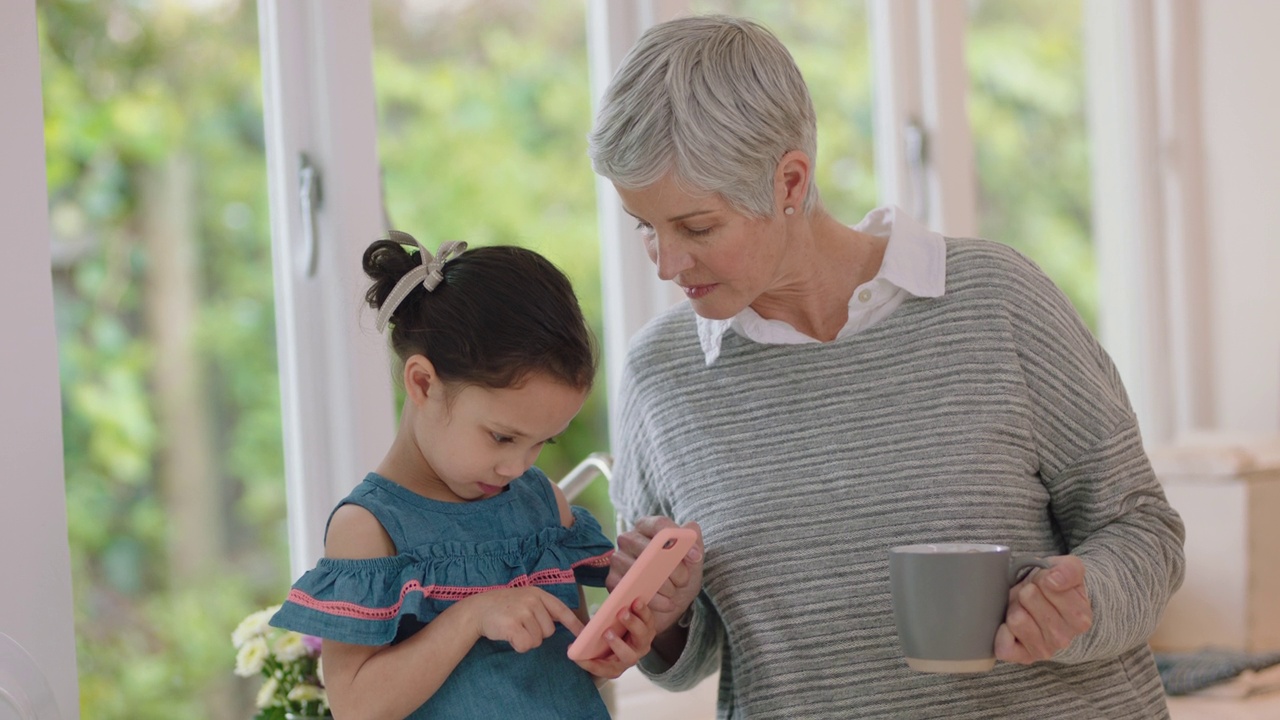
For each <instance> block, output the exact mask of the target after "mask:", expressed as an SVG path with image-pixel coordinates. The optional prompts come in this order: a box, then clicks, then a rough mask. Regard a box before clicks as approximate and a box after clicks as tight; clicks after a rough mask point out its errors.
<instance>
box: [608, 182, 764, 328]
mask: <svg viewBox="0 0 1280 720" xmlns="http://www.w3.org/2000/svg"><path fill="white" fill-rule="evenodd" d="M615 188H616V189H617V191H618V196H619V197H620V198H621V199H622V206H623V209H625V210H626V211H627V213H628V214H629V215H631V216H632V217H634V218H635V219H636V220H637V221H638V222H639V225H638V226H637V229H638V230H639V232H640V238H641V240H642V241H643V242H644V246H645V250H646V251H647V252H648V254H649V259H650V260H651V261H652V262H653V264H654V265H656V266H657V268H658V277H660V278H662V279H663V280H671V281H673V282H675V283H676V284H677V285H679V286H680V288H681V289H682V290H684V294H685V296H686V297H688V298H689V301H690V303H691V304H692V305H693V310H694V312H696V313H698V314H699V315H701V316H702V317H705V318H710V319H716V320H723V319H727V318H731V317H733V316H734V315H737V314H738V313H739V312H741V311H742V310H743V309H745V308H746V307H747V306H749V305H751V304H752V303H754V302H755V301H756V300H757V299H758V298H760V296H761V295H763V294H765V293H767V292H768V291H769V290H770V289H772V288H775V287H778V285H779V283H780V281H781V278H782V275H783V273H784V266H783V261H784V259H785V256H786V255H785V247H786V230H785V227H786V226H785V223H784V222H783V220H782V219H781V214H778V215H775V216H774V217H773V218H755V217H750V216H747V215H743V214H742V213H740V212H738V211H737V210H735V209H733V208H732V207H731V206H730V205H729V204H728V203H727V202H725V200H724V199H723V198H721V197H720V196H719V195H690V194H688V193H687V192H686V191H684V190H682V189H681V188H680V187H679V185H678V184H677V182H676V180H675V178H674V176H673V175H672V174H671V173H668V174H667V175H665V176H663V177H662V179H660V180H658V181H657V182H655V183H654V184H652V185H649V186H648V187H645V188H641V189H639V190H628V189H626V188H621V187H617V186H616V185H615Z"/></svg>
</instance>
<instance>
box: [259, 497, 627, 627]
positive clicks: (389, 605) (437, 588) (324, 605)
mask: <svg viewBox="0 0 1280 720" xmlns="http://www.w3.org/2000/svg"><path fill="white" fill-rule="evenodd" d="M572 511H573V515H574V524H573V526H572V527H568V528H566V527H559V526H557V527H548V528H544V529H542V530H540V531H538V532H537V533H536V534H533V535H529V536H525V537H515V538H505V539H501V540H493V541H488V542H479V543H474V542H441V543H434V544H431V545H429V546H426V547H421V548H414V549H413V550H411V551H407V552H403V553H400V554H399V555H394V556H391V557H385V558H372V559H367V560H335V559H330V558H322V559H321V560H320V562H319V563H318V564H317V565H316V567H315V569H313V570H310V571H308V572H307V573H306V574H304V575H303V576H302V577H301V578H299V579H298V581H297V582H296V583H294V585H293V588H292V589H291V590H290V591H289V597H288V599H287V600H286V601H285V603H284V605H283V606H282V607H281V608H280V610H279V612H277V613H276V614H275V615H274V616H273V617H272V618H271V624H272V625H274V626H276V627H281V628H285V629H288V630H295V631H297V632H301V633H305V634H308V635H316V636H319V637H324V638H329V639H332V640H336V641H338V642H345V643H352V644H357V645H386V644H388V643H390V642H391V641H392V640H393V639H394V638H395V637H396V632H397V629H398V628H399V627H400V623H401V622H402V621H405V620H413V621H416V622H417V623H423V624H425V623H428V622H430V621H431V620H432V619H434V618H435V617H436V616H437V615H439V614H440V613H442V612H444V610H445V609H446V608H448V607H449V606H450V605H452V604H453V603H455V602H457V601H458V600H461V599H463V598H466V597H470V596H471V595H476V594H479V593H482V592H485V591H487V590H497V589H501V588H507V587H525V586H537V587H540V588H542V589H543V590H546V591H547V592H549V593H551V594H552V595H554V596H555V597H556V598H558V599H559V600H560V601H561V602H563V603H564V604H565V605H567V606H569V607H570V608H576V607H577V606H578V587H577V586H578V584H579V583H581V584H584V585H594V586H599V587H602V586H603V585H604V578H605V576H607V575H608V572H609V556H610V555H612V554H613V545H612V544H611V543H610V542H609V540H608V538H606V537H605V536H604V533H603V532H602V531H601V529H600V524H599V523H598V522H596V519H595V518H594V517H592V516H591V513H589V512H587V511H586V510H585V509H584V508H580V507H573V508H572Z"/></svg>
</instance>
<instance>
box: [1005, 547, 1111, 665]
mask: <svg viewBox="0 0 1280 720" xmlns="http://www.w3.org/2000/svg"><path fill="white" fill-rule="evenodd" d="M1046 560H1048V562H1049V564H1050V566H1052V567H1051V568H1050V569H1048V570H1036V571H1035V572H1033V573H1031V574H1030V575H1028V576H1027V577H1026V578H1025V579H1024V580H1023V581H1022V582H1020V583H1018V584H1017V585H1014V586H1013V588H1012V589H1011V590H1009V609H1008V610H1007V611H1006V612H1005V616H1004V624H1002V625H1001V626H1000V629H999V630H997V631H996V658H997V659H999V660H1003V661H1005V662H1012V663H1019V664H1022V665H1030V664H1031V663H1033V662H1037V661H1039V660H1048V659H1049V658H1051V657H1053V655H1054V653H1056V652H1058V651H1059V650H1062V649H1063V648H1065V647H1067V646H1068V645H1070V644H1071V641H1072V640H1074V639H1076V637H1078V636H1080V635H1082V634H1083V633H1085V632H1086V631H1088V629H1089V628H1091V627H1093V605H1092V604H1091V603H1090V602H1089V593H1088V592H1086V591H1085V584H1084V562H1082V561H1081V560H1080V558H1078V557H1075V556H1073V555H1062V556H1059V557H1051V558H1046Z"/></svg>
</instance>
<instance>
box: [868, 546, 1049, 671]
mask: <svg viewBox="0 0 1280 720" xmlns="http://www.w3.org/2000/svg"><path fill="white" fill-rule="evenodd" d="M1035 567H1041V568H1047V567H1049V563H1048V562H1046V561H1045V560H1044V559H1042V558H1038V557H1033V556H1018V555H1014V554H1013V552H1012V551H1011V550H1010V549H1009V548H1008V547H1007V546H1004V545H986V544H978V543H933V544H924V545H903V546H900V547H895V548H892V549H891V550H890V551H889V586H890V590H891V592H892V597H893V619H894V622H895V623H897V626H898V640H899V641H900V642H901V644H902V653H903V655H904V656H905V657H906V660H907V665H908V666H909V667H911V669H912V670H917V671H920V672H930V673H980V672H987V671H988V670H990V669H991V668H993V667H995V664H996V656H995V640H996V630H998V629H999V628H1000V624H1001V623H1002V622H1004V614H1005V610H1006V609H1007V608H1008V604H1009V588H1011V587H1013V585H1014V584H1015V583H1017V582H1018V580H1019V579H1020V578H1021V576H1022V573H1023V571H1025V570H1028V569H1030V568H1035Z"/></svg>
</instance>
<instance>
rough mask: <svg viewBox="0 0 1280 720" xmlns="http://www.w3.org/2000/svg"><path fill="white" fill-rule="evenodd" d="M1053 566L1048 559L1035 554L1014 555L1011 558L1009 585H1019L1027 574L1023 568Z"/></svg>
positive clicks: (1047, 567)
mask: <svg viewBox="0 0 1280 720" xmlns="http://www.w3.org/2000/svg"><path fill="white" fill-rule="evenodd" d="M1050 567H1052V566H1051V565H1050V564H1049V561H1048V560H1045V559H1044V558H1040V557H1036V556H1035V555H1013V556H1011V557H1010V558H1009V587H1013V586H1014V585H1017V584H1018V582H1019V581H1021V580H1022V579H1023V578H1024V577H1026V575H1024V574H1023V572H1022V571H1023V570H1030V569H1031V568H1044V569H1046V570H1048V569H1049V568H1050Z"/></svg>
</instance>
